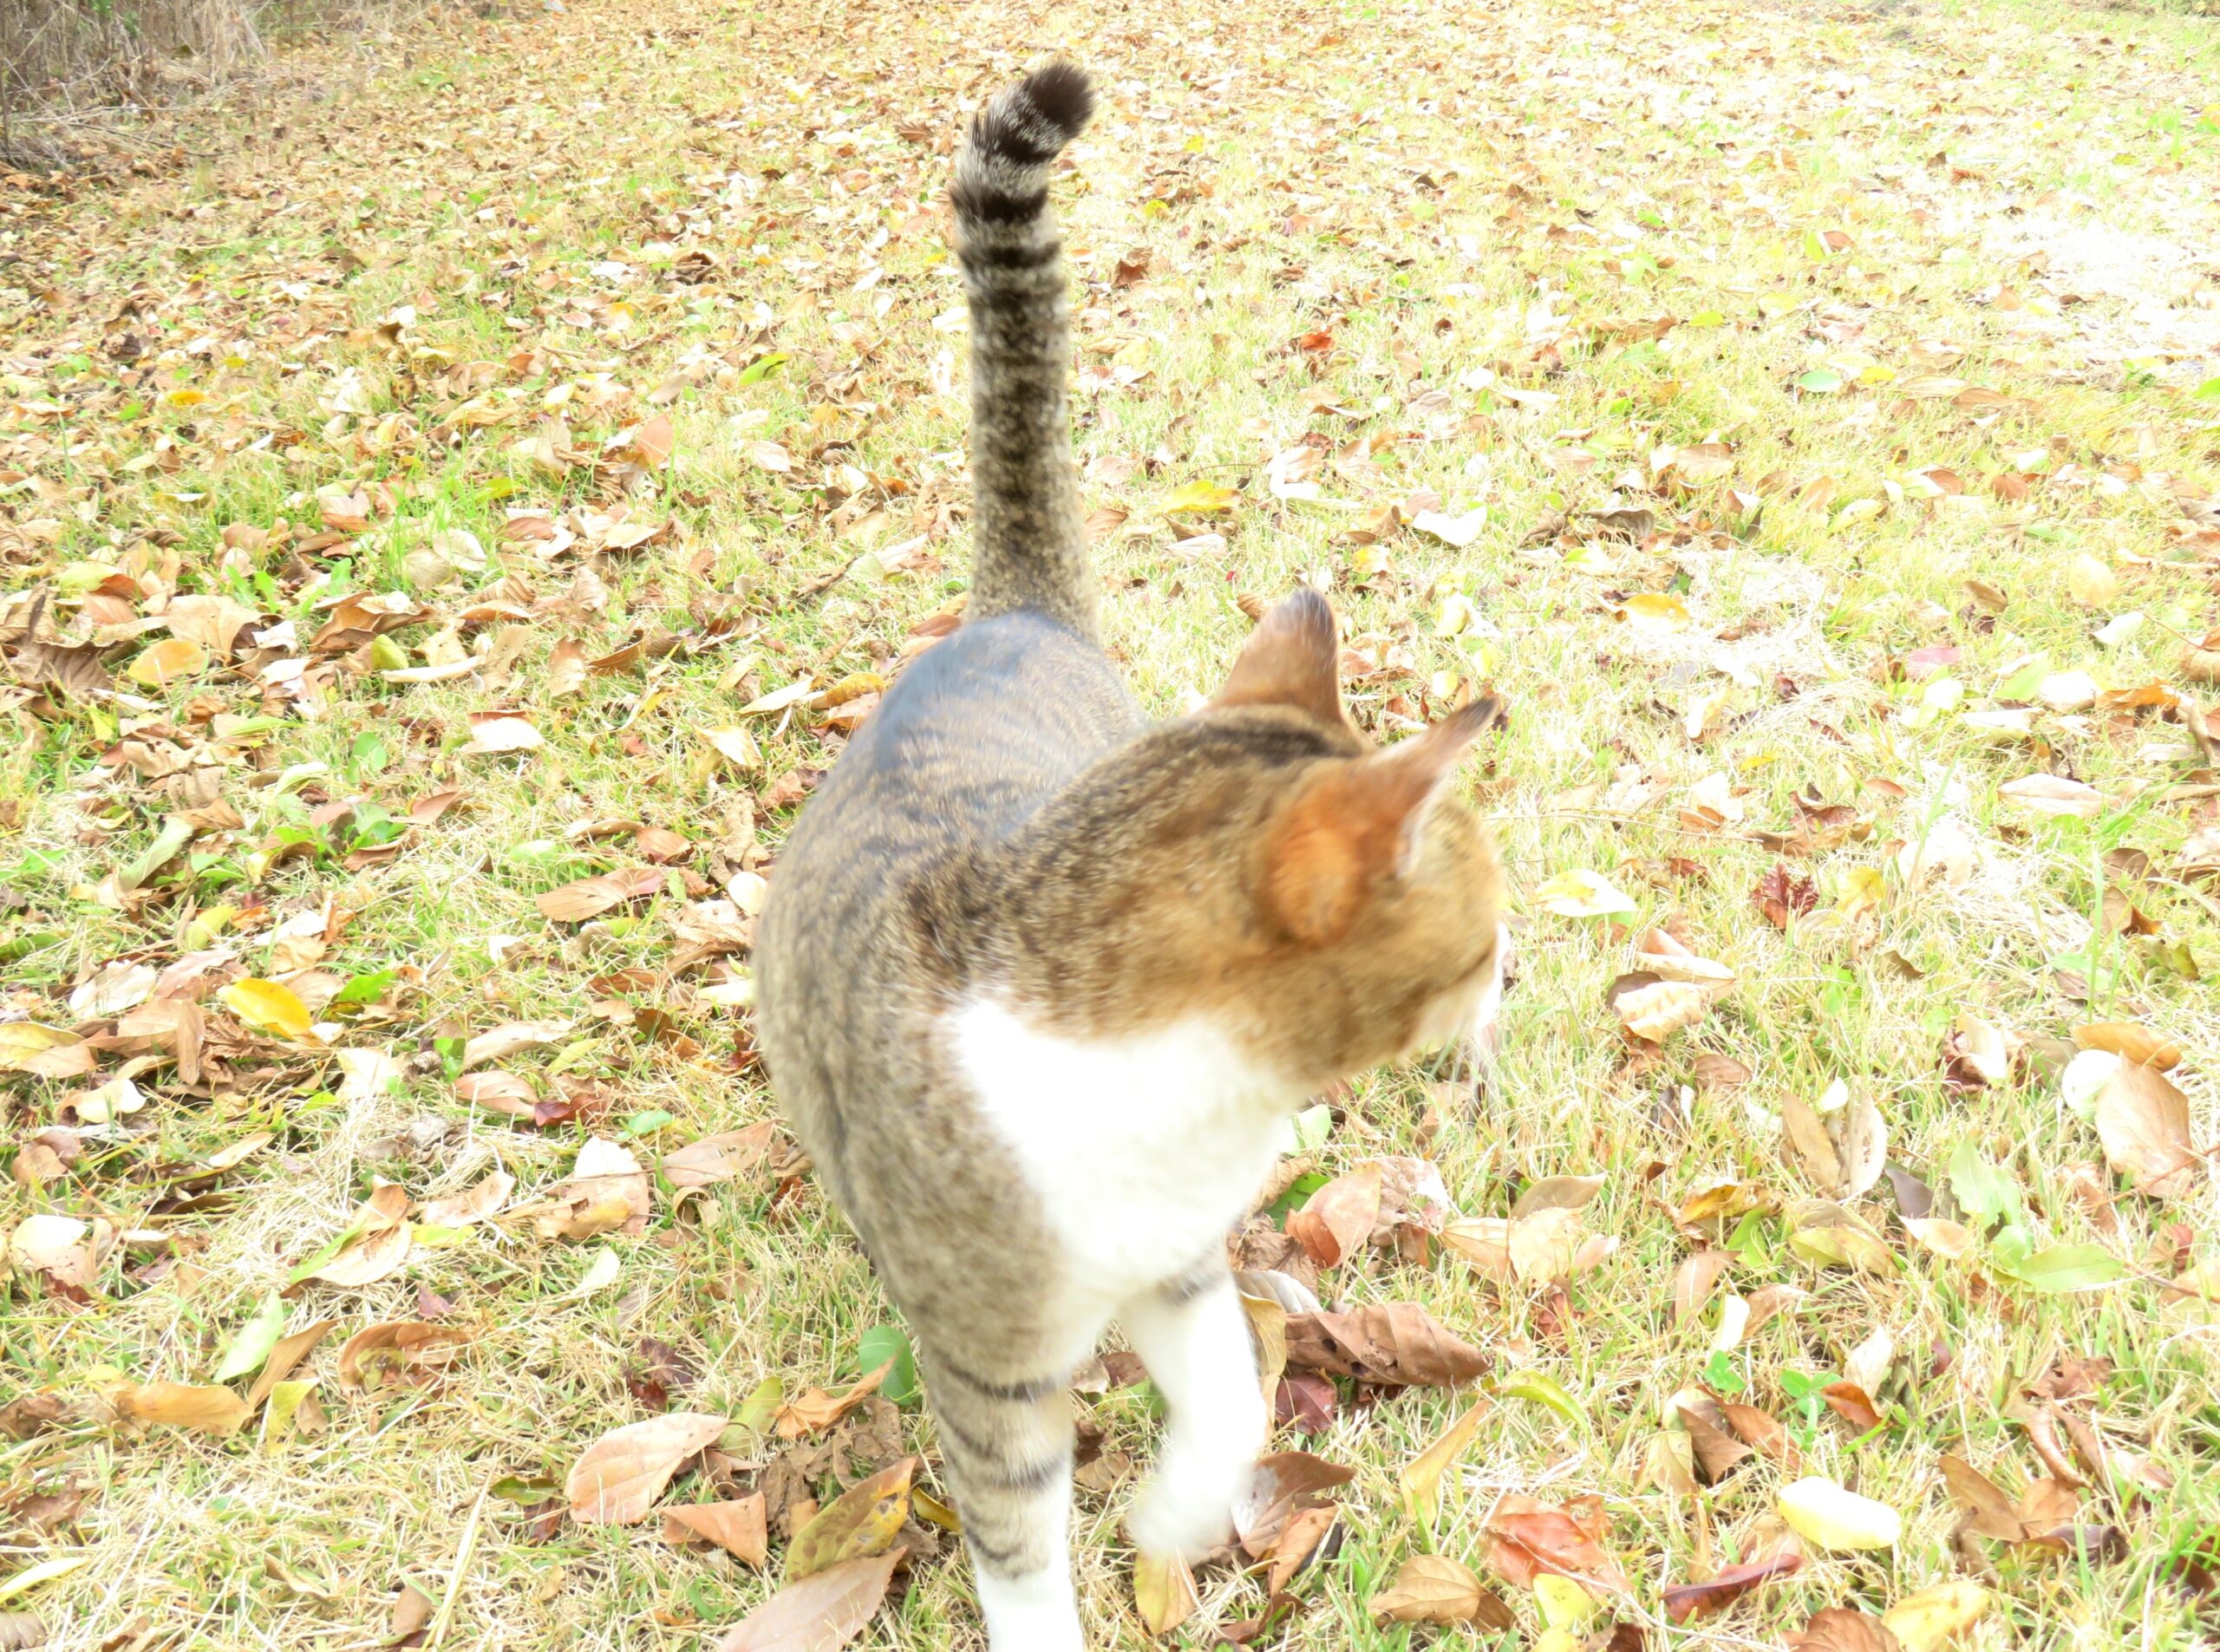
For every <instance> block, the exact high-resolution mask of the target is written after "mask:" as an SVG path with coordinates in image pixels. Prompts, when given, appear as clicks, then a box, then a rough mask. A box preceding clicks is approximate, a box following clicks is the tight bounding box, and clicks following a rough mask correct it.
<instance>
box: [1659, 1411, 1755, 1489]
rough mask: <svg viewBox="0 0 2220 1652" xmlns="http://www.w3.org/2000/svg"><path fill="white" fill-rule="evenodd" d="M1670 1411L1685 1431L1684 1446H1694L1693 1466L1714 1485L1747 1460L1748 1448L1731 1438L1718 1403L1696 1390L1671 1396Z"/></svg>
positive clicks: (1732, 1436)
mask: <svg viewBox="0 0 2220 1652" xmlns="http://www.w3.org/2000/svg"><path fill="white" fill-rule="evenodd" d="M1673 1409H1674V1410H1675V1411H1676V1412H1678V1413H1679V1414H1680V1417H1681V1423H1682V1424H1683V1425H1684V1426H1685V1427H1687V1428H1688V1443H1689V1444H1690V1445H1692V1446H1694V1447H1695V1453H1696V1465H1697V1466H1698V1467H1700V1468H1701V1469H1702V1470H1703V1477H1704V1479H1707V1480H1708V1481H1710V1482H1711V1484H1713V1485H1718V1484H1719V1483H1720V1481H1721V1480H1723V1479H1726V1478H1727V1476H1728V1475H1730V1474H1732V1473H1734V1471H1735V1470H1736V1469H1738V1468H1740V1467H1741V1466H1742V1465H1743V1464H1744V1463H1746V1462H1747V1461H1748V1460H1749V1457H1750V1448H1749V1447H1748V1446H1745V1445H1744V1444H1743V1443H1742V1442H1741V1441H1740V1440H1737V1439H1736V1438H1735V1437H1734V1430H1733V1429H1732V1427H1730V1426H1729V1425H1728V1423H1727V1414H1726V1413H1724V1412H1723V1411H1721V1410H1720V1407H1719V1401H1716V1400H1714V1399H1713V1398H1712V1397H1711V1396H1710V1395H1709V1394H1706V1393H1704V1392H1703V1391H1702V1390H1701V1389H1700V1388H1691V1389H1688V1390H1687V1391H1685V1392H1683V1393H1681V1394H1679V1395H1677V1396H1675V1399H1674V1401H1673Z"/></svg>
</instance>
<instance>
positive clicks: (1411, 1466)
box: [1397, 1405, 1489, 1525]
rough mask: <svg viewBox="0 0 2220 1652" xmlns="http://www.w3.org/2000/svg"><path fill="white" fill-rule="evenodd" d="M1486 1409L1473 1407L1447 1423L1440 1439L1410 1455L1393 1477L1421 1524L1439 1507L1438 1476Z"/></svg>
mask: <svg viewBox="0 0 2220 1652" xmlns="http://www.w3.org/2000/svg"><path fill="white" fill-rule="evenodd" d="M1488 1410H1489V1407H1487V1406H1485V1405H1477V1406H1474V1407H1472V1409H1471V1410H1470V1411H1467V1412H1466V1414H1464V1415H1463V1416H1461V1417H1459V1418H1458V1419H1457V1420H1456V1421H1454V1422H1453V1423H1451V1424H1450V1425H1449V1427H1448V1428H1447V1429H1446V1430H1445V1431H1444V1432H1443V1433H1442V1436H1441V1438H1440V1439H1439V1440H1435V1441H1434V1442H1433V1445H1431V1446H1427V1448H1426V1450H1425V1451H1423V1452H1421V1453H1420V1454H1419V1455H1418V1456H1416V1457H1414V1458H1413V1459H1411V1461H1410V1462H1409V1463H1408V1464H1407V1465H1406V1466H1405V1467H1404V1469H1403V1472H1401V1474H1400V1475H1399V1476H1397V1478H1398V1479H1400V1480H1401V1483H1402V1487H1403V1501H1404V1502H1405V1503H1407V1504H1408V1505H1410V1510H1411V1516H1412V1518H1414V1519H1415V1520H1418V1521H1420V1523H1421V1524H1424V1525H1432V1524H1433V1517H1434V1515H1435V1514H1436V1513H1437V1512H1439V1510H1440V1500H1441V1499H1440V1493H1441V1477H1442V1475H1443V1474H1445V1473H1446V1472H1448V1468H1449V1466H1450V1465H1451V1464H1452V1463H1453V1462H1455V1461H1456V1460H1457V1459H1458V1458H1459V1456H1460V1455H1462V1454H1463V1453H1464V1450H1465V1447H1466V1446H1469V1445H1471V1444H1472V1436H1473V1434H1474V1433H1477V1432H1478V1431H1479V1426H1480V1420H1481V1419H1482V1418H1483V1417H1485V1416H1486V1415H1487V1414H1488Z"/></svg>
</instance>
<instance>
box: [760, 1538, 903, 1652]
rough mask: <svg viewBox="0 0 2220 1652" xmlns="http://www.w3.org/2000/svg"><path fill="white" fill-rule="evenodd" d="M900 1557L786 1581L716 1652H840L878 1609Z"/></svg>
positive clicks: (874, 1558) (887, 1556)
mask: <svg viewBox="0 0 2220 1652" xmlns="http://www.w3.org/2000/svg"><path fill="white" fill-rule="evenodd" d="M900 1560H901V1556H900V1555H899V1554H884V1555H874V1556H871V1557H866V1558H864V1559H861V1560H844V1561H842V1562H841V1563H840V1564H839V1565H837V1566H828V1567H826V1569H825V1570H823V1571H820V1572H813V1573H812V1574H811V1575H810V1576H809V1577H805V1578H803V1579H802V1580H801V1581H800V1583H788V1584H787V1586H786V1587H785V1588H784V1589H781V1590H780V1591H779V1592H778V1593H777V1594H775V1595H774V1596H771V1598H770V1599H768V1600H767V1601H765V1602H764V1603H762V1604H761V1606H759V1607H757V1608H756V1609H755V1610H754V1611H752V1612H750V1613H749V1614H748V1616H746V1617H745V1618H743V1619H742V1620H741V1622H740V1623H738V1624H736V1625H735V1626H734V1627H733V1628H732V1629H728V1630H727V1631H726V1632H725V1634H724V1636H723V1638H722V1639H721V1640H720V1641H719V1642H717V1646H716V1652H839V1649H840V1648H842V1647H844V1646H846V1645H847V1643H848V1642H851V1641H852V1640H854V1639H855V1638H856V1636H857V1635H858V1634H859V1633H860V1632H861V1631H862V1629H863V1627H864V1625H865V1624H866V1623H870V1622H871V1620H872V1616H874V1615H875V1614H876V1613H877V1612H878V1604H879V1603H880V1602H881V1601H883V1600H885V1598H886V1586H887V1584H888V1583H890V1582H891V1581H892V1580H893V1577H894V1568H895V1566H896V1564H898V1562H899V1561H900Z"/></svg>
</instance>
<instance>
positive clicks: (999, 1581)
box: [971, 1532, 1087, 1652]
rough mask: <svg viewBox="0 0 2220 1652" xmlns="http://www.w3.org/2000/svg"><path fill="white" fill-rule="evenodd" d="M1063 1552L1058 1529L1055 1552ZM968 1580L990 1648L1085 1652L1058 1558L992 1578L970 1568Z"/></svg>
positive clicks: (1068, 1579) (1066, 1572)
mask: <svg viewBox="0 0 2220 1652" xmlns="http://www.w3.org/2000/svg"><path fill="white" fill-rule="evenodd" d="M1064 1551H1065V1543H1064V1541H1063V1538H1062V1535H1061V1532H1060V1533H1059V1539H1058V1542H1057V1544H1056V1549H1055V1552H1056V1553H1057V1555H1058V1556H1060V1557H1061V1555H1063V1553H1064ZM971 1582H972V1586H973V1587H974V1588H976V1590H978V1591H979V1615H980V1616H982V1617H983V1618H985V1619H986V1620H987V1644H988V1646H989V1648H990V1649H992V1652H1087V1636H1086V1633H1085V1631H1083V1630H1082V1629H1081V1628H1080V1621H1079V1603H1078V1602H1077V1600H1076V1599H1075V1598H1074V1596H1073V1594H1072V1576H1071V1571H1070V1569H1069V1565H1068V1563H1067V1562H1065V1561H1063V1560H1061V1559H1059V1561H1058V1562H1057V1564H1055V1565H1054V1566H1052V1567H1051V1568H1050V1569H1049V1570H1046V1571H1037V1572H1035V1573H1033V1574H1032V1575H1031V1576H1029V1577H990V1576H989V1575H988V1574H987V1573H986V1572H984V1571H982V1570H977V1569H976V1568H975V1569H974V1570H973V1571H972V1574H971Z"/></svg>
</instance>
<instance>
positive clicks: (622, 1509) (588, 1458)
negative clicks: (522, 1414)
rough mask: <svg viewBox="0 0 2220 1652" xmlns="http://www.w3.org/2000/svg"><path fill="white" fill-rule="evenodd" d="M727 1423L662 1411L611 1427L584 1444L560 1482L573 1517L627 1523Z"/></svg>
mask: <svg viewBox="0 0 2220 1652" xmlns="http://www.w3.org/2000/svg"><path fill="white" fill-rule="evenodd" d="M725 1427H726V1419H724V1418H722V1417H715V1416H709V1415H708V1414H704V1413H702V1412H696V1411H672V1412H666V1413H665V1414H663V1415H662V1416H660V1417H650V1418H649V1419H648V1420H646V1421H645V1422H632V1423H626V1424H625V1425H624V1427H621V1428H612V1429H611V1430H610V1432H609V1433H605V1434H604V1435H603V1436H602V1437H601V1438H600V1439H599V1440H595V1441H594V1443H593V1444H592V1445H591V1446H587V1447H586V1448H585V1450H584V1453H581V1454H580V1455H579V1458H578V1461H577V1462H575V1463H573V1464H571V1472H570V1473H569V1475H568V1476H567V1477H566V1478H565V1480H564V1482H563V1492H564V1495H565V1497H567V1498H568V1499H570V1504H571V1518H573V1519H575V1520H578V1521H580V1522H582V1523H584V1524H586V1525H601V1524H604V1523H606V1524H614V1525H633V1524H635V1523H637V1522H638V1521H641V1520H644V1519H646V1518H648V1510H649V1507H650V1505H652V1504H653V1503H654V1502H655V1500H656V1497H657V1496H658V1495H660V1494H661V1492H662V1491H663V1487H664V1486H665V1485H669V1483H670V1477H671V1476H672V1475H673V1474H676V1472H678V1469H679V1466H680V1465H681V1464H682V1463H683V1462H685V1460H686V1459H688V1458H689V1457H691V1456H693V1455H694V1453H696V1452H698V1451H700V1450H701V1449H702V1447H703V1446H708V1445H710V1444H712V1443H713V1442H714V1441H715V1440H716V1437H717V1436H718V1435H719V1434H721V1433H723V1432H724V1431H725Z"/></svg>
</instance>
